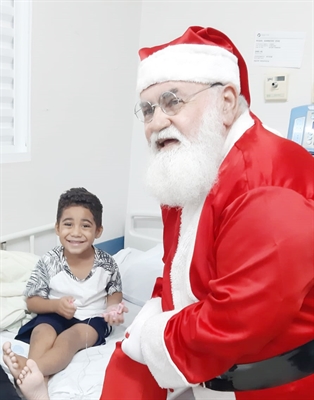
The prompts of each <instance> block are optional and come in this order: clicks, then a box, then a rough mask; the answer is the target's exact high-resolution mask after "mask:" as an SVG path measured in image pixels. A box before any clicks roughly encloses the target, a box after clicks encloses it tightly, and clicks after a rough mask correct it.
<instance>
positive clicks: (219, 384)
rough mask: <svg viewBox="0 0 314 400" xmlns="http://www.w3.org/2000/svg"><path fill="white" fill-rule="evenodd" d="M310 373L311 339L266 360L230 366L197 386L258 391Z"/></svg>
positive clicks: (313, 350) (313, 357) (313, 349)
mask: <svg viewBox="0 0 314 400" xmlns="http://www.w3.org/2000/svg"><path fill="white" fill-rule="evenodd" d="M313 373H314V340H312V341H311V342H308V343H305V344H304V345H302V346H300V347H297V348H296V349H293V350H290V351H288V352H286V353H283V354H281V355H279V356H276V357H272V358H269V359H267V360H263V361H258V362H255V363H251V364H237V365H234V366H233V367H232V368H230V369H229V370H228V371H227V372H225V373H224V374H222V375H220V376H219V377H216V378H214V379H211V380H209V381H207V382H203V383H202V384H201V385H202V386H203V387H206V388H208V389H212V390H219V391H222V392H234V391H242V390H260V389H267V388H272V387H276V386H280V385H284V384H286V383H290V382H293V381H296V380H298V379H302V378H305V377H306V376H309V375H311V374H313Z"/></svg>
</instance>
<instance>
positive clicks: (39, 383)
mask: <svg viewBox="0 0 314 400" xmlns="http://www.w3.org/2000/svg"><path fill="white" fill-rule="evenodd" d="M17 384H18V385H19V388H20V390H21V392H22V393H23V395H24V397H25V398H26V399H27V400H49V394H48V389H47V385H46V383H45V380H44V376H43V374H42V373H41V372H40V370H39V369H38V366H37V364H36V362H35V361H34V360H31V359H28V360H27V362H26V366H25V367H24V368H23V370H22V371H21V373H20V376H19V378H18V379H17ZM5 399H6V400H9V398H8V399H7V398H5ZM12 400H13V399H12Z"/></svg>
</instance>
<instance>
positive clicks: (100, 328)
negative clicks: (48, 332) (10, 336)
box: [15, 313, 112, 346]
mask: <svg viewBox="0 0 314 400" xmlns="http://www.w3.org/2000/svg"><path fill="white" fill-rule="evenodd" d="M39 324H48V325H50V326H52V327H53V329H54V330H55V331H56V332H57V335H60V333H61V332H63V331H65V330H66V329H69V328H71V326H73V325H76V324H87V325H90V326H92V327H93V328H94V329H95V331H96V332H97V333H98V339H97V341H96V343H95V344H94V345H93V346H99V345H101V344H105V343H106V337H108V336H109V335H110V333H111V331H112V327H111V326H110V325H108V324H107V322H106V321H105V320H104V319H103V318H101V317H94V318H87V319H84V320H83V321H81V320H79V319H77V318H72V319H66V318H64V317H62V316H61V315H59V314H55V313H51V314H38V315H37V316H36V317H34V318H33V319H31V320H30V321H29V322H27V324H25V325H23V326H22V327H21V328H20V330H19V331H18V334H17V335H16V336H15V339H16V340H21V341H22V342H25V343H29V342H30V337H31V334H32V332H33V329H34V328H35V326H37V325H39Z"/></svg>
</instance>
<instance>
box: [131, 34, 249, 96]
mask: <svg viewBox="0 0 314 400" xmlns="http://www.w3.org/2000/svg"><path fill="white" fill-rule="evenodd" d="M139 55H140V59H141V63H140V65H139V70H138V81H137V91H138V92H139V93H140V92H141V91H142V90H144V89H146V88H148V87H149V86H150V85H153V84H155V83H160V82H166V81H188V82H199V83H214V82H221V83H223V84H227V83H233V84H234V85H235V86H236V87H237V89H238V91H239V93H241V94H242V95H243V96H244V97H245V99H246V100H247V102H248V104H250V91H249V82H248V73H247V67H246V64H245V61H244V59H243V57H242V56H241V54H240V52H239V51H238V49H237V48H236V47H235V45H234V44H233V43H232V42H231V40H230V39H229V38H228V37H227V36H226V35H225V34H223V33H222V32H220V31H218V30H216V29H213V28H202V27H200V26H192V27H190V28H188V29H187V30H186V32H185V33H184V34H183V35H182V36H181V37H179V38H177V39H174V40H173V41H171V42H169V43H165V44H162V45H160V46H154V47H150V48H148V47H146V48H143V49H141V50H140V51H139Z"/></svg>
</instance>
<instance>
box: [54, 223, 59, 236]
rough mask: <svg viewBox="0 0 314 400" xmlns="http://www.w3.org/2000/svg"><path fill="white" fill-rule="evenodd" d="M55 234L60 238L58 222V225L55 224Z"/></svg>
mask: <svg viewBox="0 0 314 400" xmlns="http://www.w3.org/2000/svg"><path fill="white" fill-rule="evenodd" d="M55 232H56V234H57V235H58V236H59V224H58V222H56V224H55Z"/></svg>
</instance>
